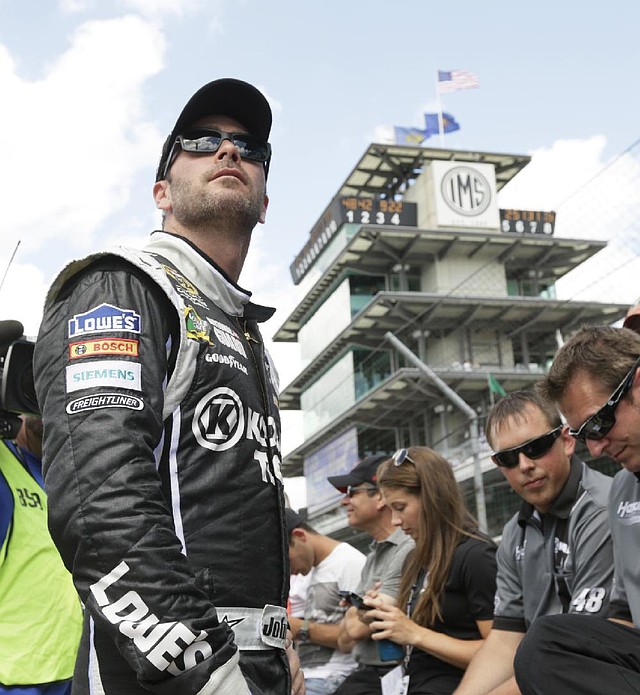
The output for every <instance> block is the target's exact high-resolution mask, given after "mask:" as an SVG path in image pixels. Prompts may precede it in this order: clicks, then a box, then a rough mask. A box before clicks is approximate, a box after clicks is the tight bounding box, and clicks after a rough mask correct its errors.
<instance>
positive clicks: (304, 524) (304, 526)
mask: <svg viewBox="0 0 640 695" xmlns="http://www.w3.org/2000/svg"><path fill="white" fill-rule="evenodd" d="M295 528H301V529H302V530H303V531H306V532H307V533H311V534H313V535H314V536H317V535H318V532H317V531H316V530H315V529H314V528H313V527H312V526H309V524H308V523H307V522H306V521H301V522H300V523H298V524H296V526H295ZM295 528H292V529H291V531H289V545H291V544H292V543H293V532H294V531H295Z"/></svg>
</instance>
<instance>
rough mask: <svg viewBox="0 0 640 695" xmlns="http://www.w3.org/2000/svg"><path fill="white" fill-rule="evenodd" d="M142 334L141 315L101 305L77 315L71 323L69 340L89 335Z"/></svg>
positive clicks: (129, 310) (109, 305) (128, 310)
mask: <svg viewBox="0 0 640 695" xmlns="http://www.w3.org/2000/svg"><path fill="white" fill-rule="evenodd" d="M115 331H126V332H127V333H140V314H136V312H135V311H132V310H131V309H120V308H119V307H117V306H113V304H100V306H96V307H93V309H89V311H86V312H85V313H84V314H75V315H74V317H73V318H72V319H71V320H70V321H69V338H75V337H76V336H78V335H86V334H87V333H114V332H115Z"/></svg>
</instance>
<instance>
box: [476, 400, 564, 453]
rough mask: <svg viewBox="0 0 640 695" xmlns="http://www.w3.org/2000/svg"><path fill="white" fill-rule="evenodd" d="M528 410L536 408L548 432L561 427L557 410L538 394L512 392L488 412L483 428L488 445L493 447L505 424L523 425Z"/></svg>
mask: <svg viewBox="0 0 640 695" xmlns="http://www.w3.org/2000/svg"><path fill="white" fill-rule="evenodd" d="M529 408H537V409H538V410H539V411H540V412H541V413H542V414H543V415H544V418H545V420H546V421H547V424H548V425H549V429H550V430H551V429H555V428H556V427H559V426H560V425H562V419H561V418H560V413H559V412H558V409H557V408H556V407H555V405H553V404H552V403H550V402H549V401H547V400H545V399H544V398H542V396H541V395H540V394H538V393H536V392H535V391H513V392H512V393H509V394H507V395H506V396H505V397H504V398H501V399H500V400H499V401H497V403H496V404H495V405H494V406H493V408H491V411H490V412H489V416H488V417H487V424H486V427H485V432H486V435H487V441H488V442H489V445H490V446H491V447H493V439H494V437H495V435H497V434H498V433H499V432H500V430H501V429H502V428H503V427H504V425H505V423H508V422H509V421H513V422H515V423H516V424H518V425H520V424H523V423H524V421H525V420H526V418H527V410H528V409H529Z"/></svg>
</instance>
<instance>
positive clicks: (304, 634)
mask: <svg viewBox="0 0 640 695" xmlns="http://www.w3.org/2000/svg"><path fill="white" fill-rule="evenodd" d="M296 641H298V642H300V643H303V642H308V641H309V618H305V619H304V620H303V621H302V625H301V626H300V629H299V630H298V632H297V634H296Z"/></svg>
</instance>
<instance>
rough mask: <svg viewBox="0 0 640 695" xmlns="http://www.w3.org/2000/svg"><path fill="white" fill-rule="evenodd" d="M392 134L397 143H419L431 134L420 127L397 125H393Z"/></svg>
mask: <svg viewBox="0 0 640 695" xmlns="http://www.w3.org/2000/svg"><path fill="white" fill-rule="evenodd" d="M437 132H438V131H437V130H436V133H437ZM393 134H394V137H395V140H396V144H397V145H419V144H420V143H421V142H422V141H423V140H426V139H427V138H428V137H429V136H430V135H431V133H427V132H426V131H425V130H420V128H403V127H402V126H397V125H395V126H393Z"/></svg>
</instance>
